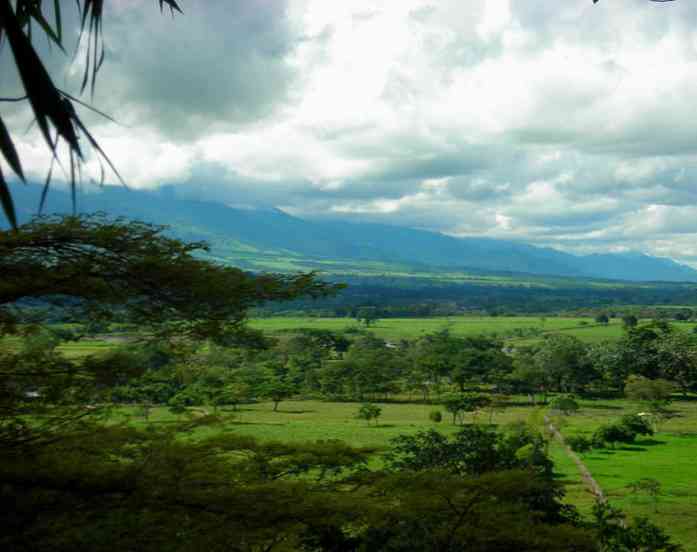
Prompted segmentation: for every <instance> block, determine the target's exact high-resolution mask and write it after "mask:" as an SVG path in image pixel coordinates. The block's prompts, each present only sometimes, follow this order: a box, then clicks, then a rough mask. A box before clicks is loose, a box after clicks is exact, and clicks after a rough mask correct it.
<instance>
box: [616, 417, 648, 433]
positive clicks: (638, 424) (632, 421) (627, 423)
mask: <svg viewBox="0 0 697 552" xmlns="http://www.w3.org/2000/svg"><path fill="white" fill-rule="evenodd" d="M620 425H623V426H624V427H626V428H628V429H629V430H630V431H632V432H634V433H635V434H636V435H653V433H654V431H653V428H652V427H651V423H650V421H649V420H648V419H647V416H639V415H638V414H627V415H626V416H622V419H621V420H620Z"/></svg>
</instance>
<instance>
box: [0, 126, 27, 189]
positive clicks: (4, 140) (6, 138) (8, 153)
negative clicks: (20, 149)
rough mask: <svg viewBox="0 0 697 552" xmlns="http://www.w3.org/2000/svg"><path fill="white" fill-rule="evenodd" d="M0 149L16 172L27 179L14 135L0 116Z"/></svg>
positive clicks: (23, 179)
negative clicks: (13, 138) (13, 139)
mask: <svg viewBox="0 0 697 552" xmlns="http://www.w3.org/2000/svg"><path fill="white" fill-rule="evenodd" d="M0 151H2V155H3V157H4V158H5V161H7V164H8V165H10V167H11V168H12V170H13V171H14V172H15V174H16V175H17V176H19V177H20V178H21V179H22V181H26V179H25V178H24V172H23V171H22V164H21V163H20V161H19V155H17V149H16V148H15V145H14V142H13V141H12V137H11V136H10V133H9V131H8V130H7V127H6V126H5V123H4V121H3V120H2V117H0Z"/></svg>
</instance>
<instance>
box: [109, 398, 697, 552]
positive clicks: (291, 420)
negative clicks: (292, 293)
mask: <svg viewBox="0 0 697 552" xmlns="http://www.w3.org/2000/svg"><path fill="white" fill-rule="evenodd" d="M580 404H581V409H580V410H579V412H578V413H576V414H574V415H573V416H567V417H564V418H563V419H562V420H560V421H559V423H558V425H560V426H561V427H562V432H563V433H564V434H565V435H573V434H591V433H592V432H593V431H594V430H595V429H596V428H597V427H598V426H599V425H601V424H604V423H608V422H611V421H614V420H616V419H618V418H620V417H621V416H622V415H624V414H628V413H633V412H637V410H640V409H641V407H640V406H639V405H637V404H634V403H632V402H630V401H626V400H583V401H580ZM359 406H360V405H359V404H358V403H348V402H346V403H330V402H323V401H314V400H289V401H285V402H282V403H281V404H280V406H279V410H278V412H274V411H273V404H272V403H266V402H262V403H257V404H252V405H245V406H244V407H242V408H241V409H240V410H239V411H238V412H237V414H236V415H235V417H234V419H233V421H232V422H231V423H229V424H227V425H226V427H225V428H224V431H233V432H235V433H240V434H243V435H251V436H254V437H256V438H258V439H261V440H269V441H292V442H301V441H314V440H320V439H340V440H342V441H346V442H348V443H350V444H352V445H354V446H357V447H367V448H372V449H375V450H376V451H380V450H384V449H386V448H387V447H388V446H389V441H390V439H392V438H394V437H396V436H398V435H404V434H414V433H416V432H417V431H421V430H427V429H432V428H433V429H437V430H439V431H442V432H445V433H453V432H455V431H456V430H457V427H456V426H453V425H452V424H451V423H450V421H449V417H448V416H447V413H446V412H443V414H444V418H443V422H441V423H435V422H432V421H430V420H429V419H428V414H429V412H430V411H431V410H433V409H436V408H439V407H438V406H437V405H423V404H413V403H382V404H379V406H380V407H381V408H382V416H381V417H380V419H379V424H378V425H377V426H376V425H374V424H372V423H371V424H370V425H368V424H366V422H365V421H362V420H358V419H356V417H355V415H356V413H357V411H358V408H359ZM672 408H673V410H674V411H675V413H677V414H679V416H678V417H675V418H673V419H671V420H669V421H666V422H665V423H663V424H662V425H661V426H659V432H658V433H657V434H656V435H655V436H653V437H651V438H640V439H639V440H638V441H637V443H636V444H634V445H629V446H619V447H617V448H616V449H615V450H612V449H608V450H605V449H601V450H595V451H592V452H590V453H587V454H584V455H582V458H583V460H584V462H585V463H586V465H587V466H588V468H589V469H590V471H591V473H592V474H593V476H594V477H595V478H596V480H597V481H598V483H599V484H600V486H601V487H602V488H603V490H604V491H605V492H606V494H607V495H608V498H609V499H610V501H611V503H612V504H614V505H616V506H619V507H621V508H622V509H623V510H624V511H625V512H626V513H627V514H629V515H630V516H637V515H642V516H647V517H649V518H650V519H651V520H653V521H654V522H656V523H658V524H659V525H660V526H662V527H664V528H665V529H666V530H667V531H668V532H669V533H670V534H671V535H672V536H673V537H674V538H675V539H676V541H678V542H680V543H681V544H683V545H684V546H685V550H687V551H697V529H696V527H697V506H695V505H696V504H697V462H694V458H697V433H695V427H696V426H695V423H696V422H697V401H694V402H692V401H676V402H675V403H674V404H673V405H672ZM440 410H441V411H442V410H443V409H442V408H440ZM121 412H122V414H126V413H129V409H123V410H122V411H121ZM130 415H131V420H132V422H133V423H137V424H140V423H142V422H140V421H139V418H138V417H137V416H136V415H135V410H130ZM540 418H541V416H540V411H539V410H538V409H536V408H533V407H530V406H524V405H518V406H512V407H509V408H507V409H506V410H505V411H503V412H496V413H494V415H493V417H492V422H493V423H494V424H497V425H505V424H507V423H510V422H513V421H516V420H528V421H530V420H532V421H534V420H537V421H538V422H539V420H540ZM174 419H175V418H174V416H173V415H172V414H170V413H169V412H168V411H167V409H165V408H156V409H154V410H153V412H152V414H151V420H152V421H155V422H161V423H166V422H168V421H173V420H174ZM466 421H467V422H470V421H471V418H469V417H468V418H467V420H466ZM477 421H478V422H479V423H488V422H489V415H488V413H483V414H481V415H480V416H479V418H478V420H477ZM201 431H202V432H203V433H202V434H201V435H202V436H203V435H206V434H210V432H217V431H220V428H219V427H210V428H205V429H203V430H201ZM550 455H551V456H552V458H553V460H554V462H555V469H556V472H557V473H558V477H559V480H560V481H562V482H563V483H564V485H565V489H566V500H567V502H569V503H572V504H575V505H576V506H577V507H578V508H579V510H580V511H581V513H582V514H584V515H587V514H589V513H590V510H591V507H592V505H593V497H592V495H591V494H590V493H589V492H588V490H587V489H586V488H585V486H584V484H583V482H582V481H581V478H580V476H579V474H578V471H577V469H576V466H575V465H574V464H573V462H572V461H571V460H570V459H569V458H568V457H567V456H566V454H565V453H564V451H563V449H562V448H561V447H560V446H559V445H558V444H556V443H551V445H550ZM376 462H378V463H379V457H376ZM647 477H650V478H653V479H656V480H658V481H659V482H660V483H661V487H662V494H661V496H660V497H659V500H658V512H654V511H653V509H654V506H653V503H652V501H651V499H650V497H648V496H646V495H637V494H633V493H632V492H631V491H630V489H629V487H628V486H629V485H630V483H632V482H634V481H637V480H639V479H642V478H647Z"/></svg>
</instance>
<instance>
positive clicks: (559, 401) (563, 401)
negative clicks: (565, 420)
mask: <svg viewBox="0 0 697 552" xmlns="http://www.w3.org/2000/svg"><path fill="white" fill-rule="evenodd" d="M550 407H551V408H552V410H556V411H557V412H561V413H562V414H565V415H566V416H568V415H569V414H573V413H574V412H577V411H578V403H577V402H576V401H575V400H574V399H573V398H571V397H557V398H556V399H554V400H553V401H552V403H551V404H550Z"/></svg>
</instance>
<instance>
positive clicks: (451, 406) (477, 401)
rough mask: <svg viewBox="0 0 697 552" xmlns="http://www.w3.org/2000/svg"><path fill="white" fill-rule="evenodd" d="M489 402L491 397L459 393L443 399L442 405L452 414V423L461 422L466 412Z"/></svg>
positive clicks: (477, 408) (474, 410)
mask: <svg viewBox="0 0 697 552" xmlns="http://www.w3.org/2000/svg"><path fill="white" fill-rule="evenodd" d="M490 402H491V399H489V397H486V396H484V395H475V394H460V395H452V396H450V397H447V398H446V399H445V400H444V401H443V407H444V408H445V410H447V411H448V412H450V413H451V414H452V415H453V424H457V423H458V422H459V423H460V424H462V423H464V417H465V413H466V412H476V411H477V410H479V409H480V408H484V407H485V406H487V405H488V404H489V403H490Z"/></svg>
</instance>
